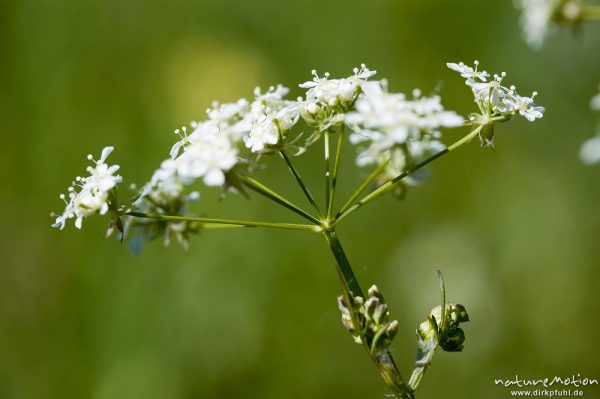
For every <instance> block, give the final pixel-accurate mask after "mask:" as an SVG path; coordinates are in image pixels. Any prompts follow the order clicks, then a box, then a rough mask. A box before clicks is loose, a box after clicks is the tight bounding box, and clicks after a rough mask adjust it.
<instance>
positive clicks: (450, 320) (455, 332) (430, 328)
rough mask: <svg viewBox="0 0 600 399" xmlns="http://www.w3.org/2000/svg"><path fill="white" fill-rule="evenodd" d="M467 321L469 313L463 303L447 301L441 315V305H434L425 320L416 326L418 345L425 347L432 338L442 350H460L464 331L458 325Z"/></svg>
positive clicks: (463, 340) (463, 339)
mask: <svg viewBox="0 0 600 399" xmlns="http://www.w3.org/2000/svg"><path fill="white" fill-rule="evenodd" d="M467 321H469V315H468V314H467V311H466V310H465V307H464V306H463V305H457V304H452V303H447V304H446V305H445V310H444V314H443V317H442V307H441V305H438V306H436V307H435V308H433V309H432V310H431V312H430V313H429V317H428V318H427V320H425V321H424V322H423V323H421V325H419V328H417V336H418V338H419V346H424V347H427V346H429V345H430V344H431V343H432V342H431V341H432V340H436V341H437V344H438V345H439V346H440V347H441V348H442V349H443V350H445V351H447V352H460V351H461V350H462V349H463V343H464V342H465V332H464V331H463V330H462V328H460V327H459V325H460V323H464V322H467ZM422 344H424V345H422Z"/></svg>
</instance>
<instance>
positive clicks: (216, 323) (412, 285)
mask: <svg viewBox="0 0 600 399" xmlns="http://www.w3.org/2000/svg"><path fill="white" fill-rule="evenodd" d="M599 33H600V26H584V27H583V29H582V30H581V31H580V32H578V33H577V34H562V35H558V36H555V37H553V38H551V39H550V40H549V42H547V44H546V46H545V47H544V49H542V50H541V51H537V52H534V51H532V50H530V49H529V48H527V46H526V45H525V44H524V42H523V41H522V40H521V36H520V30H519V26H518V12H517V11H516V10H514V9H513V7H512V3H511V2H510V1H505V0H495V1H486V2H481V1H476V0H469V1H466V0H465V1H445V0H444V1H443V0H423V1H400V0H376V1H372V2H367V3H365V2H363V1H359V0H347V1H344V2H341V1H331V0H319V1H313V0H304V1H286V2H283V1H243V0H222V1H217V0H213V1H203V0H200V1H189V0H174V1H171V2H158V1H136V0H119V1H115V0H103V1H100V0H95V1H76V0H59V1H45V0H37V1H29V0H3V1H2V2H0V128H1V135H2V136H1V137H2V149H3V151H2V156H0V182H1V183H0V184H1V196H0V201H1V204H0V220H1V221H2V230H1V232H0V264H1V266H0V271H1V274H0V398H9V399H21V398H35V399H46V398H60V399H66V398H93V399H119V398H124V399H125V398H127V399H138V398H140V399H142V398H143V399H154V398H156V399H159V398H160V399H169V398H281V397H283V398H315V399H318V398H342V397H343V398H381V397H383V396H382V395H383V394H384V393H386V390H385V388H384V386H383V384H382V382H381V381H380V378H379V376H378V375H377V373H376V371H375V369H374V367H373V366H372V364H370V362H369V360H368V358H367V356H366V355H365V353H363V349H362V348H360V347H359V346H358V345H354V344H353V343H352V341H351V338H350V337H349V335H348V334H347V333H346V332H345V331H344V329H343V328H342V326H341V323H340V321H339V314H338V310H337V308H336V303H335V297H336V295H338V293H339V286H338V282H337V277H336V274H335V268H334V264H333V259H332V257H331V256H330V254H329V253H328V250H327V247H326V245H325V242H324V241H323V240H321V239H320V238H319V237H318V236H312V235H310V234H306V233H303V232H287V231H283V232H282V231H264V230H240V231H215V232H208V233H206V234H203V235H202V236H201V237H198V238H194V239H193V240H192V243H191V251H190V253H189V254H185V253H184V252H183V251H182V250H181V248H180V247H179V246H177V245H172V246H171V247H169V248H167V249H165V248H163V247H162V245H161V244H160V243H159V242H154V243H151V244H150V245H147V246H146V248H145V250H144V252H143V253H142V254H141V255H140V256H138V257H134V256H133V255H132V254H131V252H130V251H129V250H128V248H127V246H126V245H120V244H119V243H118V242H117V241H116V240H112V239H111V240H104V239H102V236H103V229H104V228H105V226H106V220H104V219H102V218H91V219H89V220H86V221H85V222H84V229H83V230H82V231H76V230H75V228H74V227H73V226H72V224H71V223H69V225H68V226H67V228H66V229H65V231H62V232H61V231H58V230H54V229H51V228H50V224H51V223H52V219H51V218H50V217H49V216H48V214H49V213H50V211H61V210H62V202H61V201H60V200H59V199H58V194H59V193H61V192H64V191H65V190H66V187H67V186H68V184H69V183H70V181H71V180H72V178H73V177H74V176H75V175H77V174H80V173H83V170H84V168H85V165H86V160H85V155H86V154H88V153H93V154H94V155H95V156H98V155H99V153H100V150H101V149H102V147H103V146H105V145H114V146H115V147H116V151H115V153H114V154H113V155H111V161H112V162H114V163H118V164H119V165H121V174H122V175H123V176H124V177H125V179H126V181H127V182H137V183H142V182H144V181H145V180H146V179H148V177H149V176H150V175H151V173H152V171H153V170H154V169H155V168H156V167H157V166H158V164H159V162H160V161H161V160H162V159H164V158H166V157H167V156H168V151H169V149H170V147H171V145H172V143H173V142H174V141H175V139H176V137H175V136H174V135H173V134H172V133H171V132H172V131H173V129H174V128H176V127H178V126H181V125H183V124H187V123H189V121H190V120H193V119H201V118H203V116H204V109H205V108H206V107H207V106H209V105H210V103H211V101H212V100H214V99H219V100H221V101H231V100H235V99H237V98H239V97H249V96H250V95H251V92H252V89H253V88H254V87H255V86H262V87H267V86H269V85H271V84H275V83H279V82H281V83H283V84H284V85H286V86H288V87H291V88H292V95H293V96H296V95H299V94H300V93H301V91H300V89H298V88H297V86H296V85H297V83H300V82H303V81H306V80H309V79H310V70H311V69H313V68H316V69H318V70H319V71H325V70H327V71H330V72H331V73H332V75H333V76H347V75H348V74H349V73H350V71H351V68H352V67H354V66H357V65H358V64H360V63H361V62H365V63H367V65H368V66H369V67H371V68H373V69H376V70H378V72H379V74H378V76H379V77H385V78H388V79H389V81H390V88H391V89H392V90H394V91H404V92H409V91H410V90H412V89H413V88H415V87H419V88H421V89H423V91H424V92H426V93H427V92H430V91H431V90H433V89H434V88H435V87H436V86H438V85H439V84H443V85H442V91H441V93H442V97H443V99H444V100H443V102H444V104H445V105H446V107H447V108H450V109H455V110H457V111H458V112H461V113H463V114H467V113H468V112H470V111H471V110H472V97H471V94H470V92H469V90H468V88H467V87H466V86H464V83H463V81H462V79H460V78H459V77H458V76H456V75H455V74H454V73H453V72H451V71H449V70H448V69H446V67H445V63H446V62H448V61H455V62H457V61H460V60H464V61H465V62H471V61H472V60H473V59H479V60H480V61H481V63H482V66H483V67H485V69H487V70H489V71H495V72H500V71H503V70H504V71H506V72H508V74H509V75H508V76H509V77H508V82H510V83H514V84H516V85H517V86H518V88H519V89H520V91H521V92H522V94H528V93H530V92H531V91H533V90H538V91H539V92H540V95H539V97H538V102H539V103H540V104H542V105H545V106H546V108H547V112H546V116H545V117H544V118H543V119H542V120H541V121H539V122H536V123H534V124H530V123H528V122H527V121H525V120H524V119H522V118H519V120H514V121H512V122H511V123H509V124H505V125H502V126H500V127H499V128H498V129H497V142H496V144H497V151H496V152H491V151H486V152H481V151H480V150H479V147H478V144H476V143H473V144H471V145H470V146H467V147H466V148H462V149H461V150H460V151H458V152H456V153H453V154H451V155H449V156H446V157H444V158H442V159H441V160H439V161H437V162H436V163H434V164H433V166H432V171H433V179H432V180H431V181H430V182H429V183H427V184H426V185H424V186H423V187H420V188H414V189H411V190H410V193H409V195H408V197H407V199H406V200H404V201H402V202H396V201H394V200H393V199H392V198H385V199H383V200H380V201H379V202H377V203H376V204H375V205H369V206H368V207H365V208H364V209H363V211H361V212H358V213H357V214H355V216H354V217H352V218H349V219H348V220H346V221H345V222H344V223H343V225H342V226H340V230H339V234H340V238H341V240H342V242H343V244H344V245H345V247H346V249H347V251H348V254H349V257H350V259H351V261H352V262H353V264H354V267H355V269H356V273H357V275H358V277H359V279H360V280H361V282H362V283H363V285H364V286H365V287H367V286H368V285H370V284H371V283H377V284H378V285H379V287H380V288H381V290H382V292H383V293H384V294H385V295H386V297H387V299H388V302H389V303H390V307H391V310H392V316H393V317H395V318H397V319H398V320H399V321H400V325H401V327H400V332H399V334H398V337H397V338H396V340H395V345H394V353H395V354H396V358H397V361H398V363H399V365H400V368H401V370H402V371H403V372H404V374H406V375H407V374H408V373H409V370H410V368H411V365H412V361H413V359H414V347H415V335H414V329H415V328H416V326H417V325H418V323H419V322H421V321H422V320H424V318H425V316H426V314H427V312H428V311H429V309H431V308H432V307H434V306H435V305H436V304H437V303H438V295H439V294H438V289H437V279H436V274H435V268H436V267H438V266H439V267H442V268H443V269H444V271H445V274H446V284H447V288H448V296H449V300H451V301H455V302H459V303H463V304H464V305H466V306H467V309H468V310H469V313H470V316H471V319H472V322H470V323H468V324H466V325H465V331H466V334H467V342H466V348H465V350H464V352H463V353H460V354H451V353H445V352H439V353H438V354H437V355H436V358H435V359H434V364H433V367H432V368H431V369H430V370H429V371H428V373H427V375H426V377H425V379H424V380H423V383H422V385H421V388H420V390H419V395H418V396H419V397H420V398H442V397H443V398H483V397H485V398H505V397H508V396H509V395H508V392H507V389H504V388H499V387H496V386H494V384H493V379H494V378H511V377H513V376H514V375H515V374H516V373H518V374H519V375H520V376H523V377H530V378H539V377H552V376H555V375H571V374H573V373H581V374H582V375H586V376H588V377H593V378H600V365H599V363H598V358H599V357H600V349H599V346H598V345H597V340H598V339H599V338H600V336H599V333H598V329H599V327H600V312H599V311H598V307H599V306H598V305H599V301H598V287H599V285H600V277H599V273H598V266H600V261H599V251H598V237H599V236H600V213H599V212H598V199H599V198H600V185H599V184H598V183H599V182H600V169H599V167H585V166H583V165H582V164H581V163H580V161H579V160H578V149H579V145H580V143H581V142H583V140H584V139H586V138H587V137H590V136H591V135H592V134H593V133H594V129H595V124H596V120H597V119H598V118H597V115H593V114H592V113H591V111H589V108H588V102H589V99H590V98H591V96H592V95H593V94H594V93H595V92H597V91H596V90H597V89H596V87H597V83H598V79H599V75H598V69H599V66H600V52H599V51H598V49H599V48H600V34H599ZM465 132H466V131H465V130H462V131H459V130H454V131H451V132H448V133H447V134H446V138H445V140H446V142H448V143H449V142H451V141H454V140H455V139H456V138H458V137H460V135H461V134H464V133H465ZM315 150H316V148H315ZM344 155H345V158H344V163H343V168H344V170H345V172H344V173H343V175H342V177H341V183H340V184H341V193H346V194H347V193H348V192H349V191H350V190H351V189H352V188H353V187H355V185H356V184H357V183H358V181H359V180H358V179H359V177H361V176H363V175H364V172H363V171H359V170H358V169H356V167H355V166H354V162H353V159H354V154H353V153H352V151H351V150H350V149H348V151H347V152H346V153H345V154H344ZM318 159H319V154H315V155H307V156H306V157H305V158H301V159H299V160H298V166H299V167H300V168H301V169H302V170H303V173H304V174H305V175H307V176H317V174H320V173H321V172H320V171H321V166H322V165H321V164H320V163H319V162H318ZM273 161H276V160H273ZM260 178H261V179H263V180H265V181H268V182H269V183H270V185H272V186H274V187H277V188H278V189H279V190H280V191H281V192H283V193H285V194H286V195H287V196H289V197H291V198H293V199H296V200H297V202H301V201H302V197H301V195H300V193H299V192H298V190H297V188H296V187H295V186H294V185H293V184H292V181H291V180H290V177H289V176H288V173H287V171H286V170H285V169H284V168H283V167H282V166H281V165H280V164H279V163H278V162H272V164H271V167H270V168H269V170H268V172H263V173H262V174H261V175H260ZM309 180H310V181H311V182H312V184H313V185H317V187H319V185H320V184H321V181H320V180H318V179H317V177H314V178H309ZM199 205H200V208H199V212H201V213H204V214H206V215H210V216H221V217H244V218H247V219H262V220H285V221H298V219H296V218H295V217H294V215H292V214H288V213H287V212H285V210H283V211H281V210H279V209H277V208H276V207H274V206H273V205H272V204H271V203H269V202H267V201H266V200H264V199H262V198H259V197H256V196H253V198H252V199H251V200H250V201H248V200H245V199H243V198H241V197H235V196H232V197H231V196H230V197H229V198H228V199H227V200H226V201H223V202H219V201H217V200H216V194H215V193H214V192H208V193H207V194H206V195H205V199H204V200H202V201H201V202H200V204H199ZM585 392H586V396H587V397H600V388H598V387H592V388H589V389H587V390H585Z"/></svg>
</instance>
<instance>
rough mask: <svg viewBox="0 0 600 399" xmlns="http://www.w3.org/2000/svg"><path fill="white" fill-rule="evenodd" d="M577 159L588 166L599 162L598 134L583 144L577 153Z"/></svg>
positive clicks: (599, 142)
mask: <svg viewBox="0 0 600 399" xmlns="http://www.w3.org/2000/svg"><path fill="white" fill-rule="evenodd" d="M579 157H580V158H581V160H582V161H583V162H584V163H586V164H589V165H590V164H595V163H598V162H600V134H598V135H596V136H595V137H592V138H591V139H588V140H587V141H586V142H584V143H583V145H582V146H581V149H580V151H579Z"/></svg>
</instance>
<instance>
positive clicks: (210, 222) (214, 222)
mask: <svg viewBox="0 0 600 399" xmlns="http://www.w3.org/2000/svg"><path fill="white" fill-rule="evenodd" d="M125 215H127V216H133V217H138V218H145V219H155V220H164V221H173V222H196V223H201V224H203V227H204V226H206V227H208V228H209V229H214V228H216V227H217V226H221V228H226V226H227V227H231V228H234V227H268V228H272V229H284V230H304V231H310V232H313V233H319V232H321V227H320V226H317V225H310V224H295V223H272V222H257V221H248V220H231V219H217V218H200V217H189V216H175V215H160V214H154V213H144V212H126V213H125Z"/></svg>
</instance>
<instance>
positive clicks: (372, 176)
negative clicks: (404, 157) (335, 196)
mask: <svg viewBox="0 0 600 399" xmlns="http://www.w3.org/2000/svg"><path fill="white" fill-rule="evenodd" d="M389 163H390V160H389V159H388V160H387V161H385V162H383V163H382V164H381V165H379V166H378V167H377V168H376V169H375V170H374V171H373V172H372V173H371V174H370V175H369V176H367V178H366V179H365V180H364V181H363V182H362V183H361V185H360V186H359V187H358V188H357V189H356V191H355V192H354V193H352V195H351V196H350V198H348V200H347V201H346V202H345V203H344V205H342V207H341V208H340V211H339V212H338V214H337V216H336V219H338V218H339V217H340V215H342V214H344V213H345V212H346V211H347V210H348V209H350V207H351V206H352V204H354V201H356V200H357V199H358V197H359V196H360V195H361V194H362V193H363V192H364V191H365V190H366V189H367V188H369V186H370V185H371V183H373V181H374V180H375V179H376V178H377V176H379V175H380V174H381V172H383V170H384V169H385V168H386V166H387V165H388V164H389Z"/></svg>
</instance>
